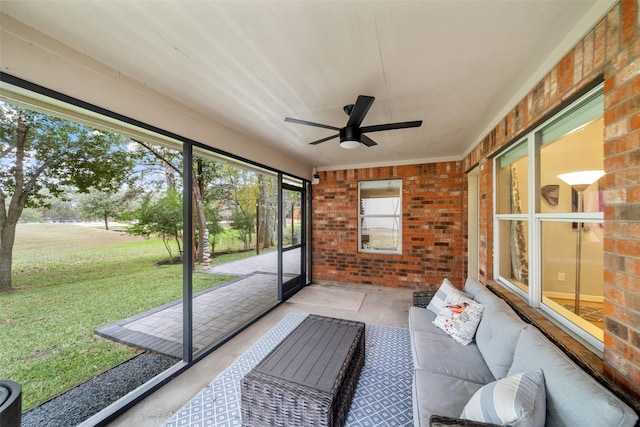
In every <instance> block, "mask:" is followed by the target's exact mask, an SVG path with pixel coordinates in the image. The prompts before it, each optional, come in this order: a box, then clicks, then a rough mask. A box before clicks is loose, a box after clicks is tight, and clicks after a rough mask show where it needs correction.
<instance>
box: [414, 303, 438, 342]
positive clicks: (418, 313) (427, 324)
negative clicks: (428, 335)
mask: <svg viewBox="0 0 640 427" xmlns="http://www.w3.org/2000/svg"><path fill="white" fill-rule="evenodd" d="M435 318H436V314H435V313H434V312H433V311H431V310H427V309H426V308H421V307H409V331H411V332H413V331H424V332H432V333H435V334H438V335H446V334H445V333H444V331H442V330H441V329H440V328H438V327H436V325H434V324H433V321H434V320H435Z"/></svg>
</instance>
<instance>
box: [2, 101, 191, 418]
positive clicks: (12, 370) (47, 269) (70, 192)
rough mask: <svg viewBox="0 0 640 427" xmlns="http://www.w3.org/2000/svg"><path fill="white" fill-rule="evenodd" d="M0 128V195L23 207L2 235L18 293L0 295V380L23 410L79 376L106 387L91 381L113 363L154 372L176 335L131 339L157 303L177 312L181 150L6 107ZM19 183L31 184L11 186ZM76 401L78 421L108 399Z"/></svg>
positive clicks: (12, 213) (166, 362) (166, 359)
mask: <svg viewBox="0 0 640 427" xmlns="http://www.w3.org/2000/svg"><path fill="white" fill-rule="evenodd" d="M53 110H55V108H53ZM53 114H56V113H53ZM0 122H1V123H2V126H1V127H2V130H3V132H2V133H3V135H2V137H1V138H0V139H1V141H0V143H1V144H2V147H3V150H4V151H3V153H2V155H0V193H2V194H3V196H4V197H6V198H7V199H8V200H7V202H9V201H12V204H17V205H18V206H20V207H21V208H22V207H24V210H21V209H20V210H16V209H11V210H9V211H8V212H7V215H8V216H9V222H10V223H13V224H15V223H16V222H17V223H18V224H17V228H16V229H15V230H10V229H9V228H10V224H7V227H6V228H5V232H6V233H7V234H6V235H7V236H9V233H10V232H11V233H13V231H15V233H16V234H15V242H14V244H13V247H12V248H11V251H12V254H11V255H12V256H11V258H9V261H13V262H12V263H11V264H10V266H11V268H12V269H11V275H10V279H11V280H10V283H8V284H6V285H8V286H10V287H12V288H14V290H15V292H1V293H0V307H2V308H3V310H0V324H2V333H1V334H2V339H1V340H0V341H1V342H2V344H0V345H1V346H2V351H0V377H1V378H10V379H12V380H15V381H17V382H18V383H20V384H21V385H22V387H23V394H22V396H23V402H22V408H23V410H25V411H26V410H29V409H31V408H32V407H34V406H35V405H38V404H40V403H42V402H44V401H46V400H48V399H50V398H54V397H55V396H57V395H59V394H60V393H63V392H65V391H66V390H68V389H69V388H71V387H73V386H74V385H76V384H81V383H84V382H86V381H93V382H94V383H95V384H94V385H92V387H101V386H104V387H105V390H103V391H105V392H106V391H107V390H106V389H107V388H109V384H108V383H107V382H104V383H100V381H94V380H92V378H93V377H94V376H96V375H99V374H100V373H102V372H105V371H107V370H110V369H118V367H120V366H122V367H125V366H131V364H139V363H142V364H145V365H149V366H151V368H150V369H149V370H148V371H147V372H146V373H145V372H138V373H139V374H140V376H139V377H138V378H136V380H140V383H144V382H146V381H148V380H150V379H151V378H152V377H153V376H155V375H157V374H161V373H162V371H164V370H166V369H168V368H170V367H171V366H172V365H173V364H175V363H176V362H178V361H179V360H180V357H181V356H182V352H181V349H182V335H181V332H182V329H180V330H179V331H178V336H176V337H175V338H172V340H173V341H174V343H175V346H173V348H175V349H177V352H176V353H168V352H165V353H160V352H154V351H149V345H151V342H150V340H148V339H145V343H142V342H141V340H140V337H141V336H142V334H143V333H144V332H145V328H146V327H147V326H149V323H145V321H147V320H150V321H151V322H152V323H154V325H155V327H162V326H163V325H164V322H165V321H166V319H160V321H159V322H157V323H156V322H155V320H154V319H153V318H152V317H151V313H153V312H154V311H155V310H156V308H157V307H161V306H165V305H166V304H168V303H171V302H175V304H174V305H173V307H174V312H177V314H178V316H181V315H182V306H181V304H180V303H181V298H182V263H181V262H180V256H181V254H180V248H179V243H177V242H176V239H177V240H180V239H181V233H182V210H181V207H180V206H179V204H180V203H181V189H182V179H181V177H180V176H178V175H177V174H175V173H174V172H172V170H171V167H168V166H169V165H168V164H167V162H169V161H170V160H169V159H173V160H175V163H173V164H172V165H178V164H179V159H180V158H181V156H182V152H181V150H180V146H179V145H178V144H175V143H174V142H173V141H172V142H171V143H157V144H155V143H154V144H152V143H150V142H149V141H150V140H154V139H153V138H149V139H148V140H146V139H145V140H143V138H139V136H140V135H143V134H144V132H143V131H139V132H137V133H136V135H137V136H136V137H135V138H133V137H132V136H130V135H124V134H120V133H116V132H113V131H110V130H108V129H106V128H101V127H96V126H90V125H89V124H87V123H86V122H85V124H81V123H79V122H77V121H74V120H69V119H68V118H66V117H65V118H60V117H56V116H54V115H51V114H49V113H42V112H37V111H31V110H27V109H24V108H20V107H18V106H15V105H10V104H7V103H0ZM25 122H26V123H29V124H30V126H28V127H27V129H24V128H23V125H22V123H25ZM9 141H16V142H18V141H19V142H20V143H19V144H12V143H8V142H9ZM163 142H164V141H163ZM154 152H155V153H156V154H159V153H162V154H163V156H164V159H165V161H164V162H163V163H159V162H158V160H159V159H158V156H155V155H153V153H154ZM69 165H73V167H69ZM16 177H24V179H25V180H26V181H27V182H32V183H33V184H34V185H28V186H27V185H24V186H19V187H16V186H15V185H14V183H15V182H16V181H17V179H16ZM25 202H26V204H25ZM174 208H176V209H174ZM165 226H166V227H165ZM163 236H164V237H166V239H163ZM6 259H7V258H4V259H3V260H6ZM5 307H7V310H4V308H5ZM95 335H98V336H101V337H103V338H104V339H95V338H94V336H95ZM165 348H166V346H165ZM134 359H135V361H134ZM137 384H138V381H132V382H130V383H129V384H125V385H124V386H123V387H117V388H116V390H115V391H114V390H111V389H109V390H108V391H109V392H112V391H114V393H116V394H114V393H111V394H110V397H111V398H118V397H122V396H124V395H125V394H126V393H128V392H130V391H133V388H135V387H137ZM117 393H120V394H119V395H118V394H117ZM93 400H95V399H93ZM51 402H53V401H51ZM75 403H76V405H75V407H74V408H73V410H74V414H73V419H74V420H75V421H77V422H79V421H81V420H82V419H86V418H88V417H89V416H92V415H94V414H95V412H97V411H98V410H100V409H102V407H106V406H107V405H109V404H110V403H111V402H110V401H107V400H104V401H101V402H98V403H99V404H98V405H96V402H95V401H91V402H90V401H89V400H87V399H83V398H82V396H79V399H78V400H77V401H76V402H75ZM51 405H52V406H51V407H50V408H53V407H54V406H55V403H52V404H51ZM56 409H57V408H56ZM52 415H55V416H58V415H60V414H59V413H56V414H52ZM59 419H60V418H58V420H59ZM73 424H76V422H74V423H73Z"/></svg>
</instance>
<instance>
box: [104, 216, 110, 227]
mask: <svg viewBox="0 0 640 427" xmlns="http://www.w3.org/2000/svg"><path fill="white" fill-rule="evenodd" d="M104 229H105V230H107V231H109V215H108V214H104Z"/></svg>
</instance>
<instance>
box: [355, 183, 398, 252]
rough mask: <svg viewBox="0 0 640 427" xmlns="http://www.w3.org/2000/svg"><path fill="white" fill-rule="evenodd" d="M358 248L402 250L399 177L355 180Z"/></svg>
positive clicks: (360, 250)
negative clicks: (356, 189)
mask: <svg viewBox="0 0 640 427" xmlns="http://www.w3.org/2000/svg"><path fill="white" fill-rule="evenodd" d="M358 200H359V203H358V206H359V207H360V210H359V215H358V251H359V252H371V253H389V254H400V253H402V239H401V237H402V212H401V211H402V208H401V207H402V180H399V179H394V180H382V181H365V182H359V183H358Z"/></svg>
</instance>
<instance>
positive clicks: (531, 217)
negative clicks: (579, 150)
mask: <svg viewBox="0 0 640 427" xmlns="http://www.w3.org/2000/svg"><path fill="white" fill-rule="evenodd" d="M603 91H604V84H603V83H602V84H600V85H598V86H597V87H595V88H594V89H592V90H590V91H589V92H588V93H586V94H585V95H583V96H582V97H580V99H578V100H577V101H575V102H573V103H572V104H571V105H569V106H568V107H567V108H565V109H563V110H562V111H561V112H559V113H558V114H556V115H554V116H553V117H552V118H550V119H549V120H547V121H545V122H544V123H542V124H541V125H539V126H537V127H536V128H534V129H533V130H531V131H530V132H529V133H527V134H526V135H525V136H524V137H522V138H520V140H519V141H518V142H517V143H515V144H513V145H512V146H511V147H510V148H508V149H507V150H505V151H502V152H501V153H499V154H498V155H496V156H495V157H494V159H493V162H494V163H493V188H494V189H496V190H497V176H496V175H497V171H498V160H499V158H500V156H501V155H503V154H505V153H507V152H508V151H509V150H512V149H515V148H516V147H518V146H519V145H520V144H527V156H528V165H529V167H528V169H529V171H528V186H529V190H530V191H528V206H529V208H528V212H527V213H524V214H498V213H497V206H498V195H497V191H493V211H494V215H493V229H494V235H493V243H494V248H495V251H494V254H493V271H494V280H496V281H498V282H500V283H501V284H503V285H504V286H506V287H507V288H508V289H510V290H511V291H512V292H514V293H515V294H516V295H519V296H520V297H521V298H522V299H524V300H525V301H527V303H528V304H529V305H530V306H531V307H533V308H536V309H539V310H540V311H541V312H543V314H544V315H545V316H547V317H549V318H551V319H552V320H553V321H554V322H555V323H557V324H559V325H560V326H561V327H563V328H565V329H566V330H568V331H569V332H570V333H572V334H573V335H574V336H575V337H577V338H578V339H580V340H582V341H583V342H584V343H585V344H587V345H588V346H590V347H591V348H592V349H593V350H595V352H596V353H599V354H601V352H603V351H604V342H603V341H601V340H599V339H597V338H596V337H594V336H593V335H591V334H589V333H588V332H586V331H585V330H584V329H582V328H580V327H579V326H577V325H576V324H575V323H573V322H571V321H569V320H568V319H566V318H565V317H563V316H562V315H560V314H559V313H557V312H556V311H554V310H553V309H552V308H550V307H548V306H547V305H545V304H544V303H543V302H542V279H541V274H540V273H541V267H542V266H541V262H542V236H541V232H542V223H543V222H544V221H563V222H584V223H599V222H603V221H604V212H583V213H579V214H578V213H540V209H539V200H540V198H539V197H537V195H536V191H537V189H538V188H539V187H540V185H539V179H540V178H539V174H538V167H539V154H540V147H541V145H542V144H541V134H542V130H543V129H545V128H547V127H548V126H549V125H550V124H551V123H553V122H554V121H556V120H558V119H560V118H562V117H565V116H567V115H568V114H570V113H571V112H572V111H575V110H577V109H578V108H579V107H580V105H581V104H582V103H583V102H584V101H585V100H587V99H591V98H592V97H594V96H597V95H598V94H602V93H603ZM603 114H604V109H603ZM603 138H604V135H603ZM532 189H533V190H532ZM534 190H535V191H534ZM518 219H519V220H524V221H527V223H528V226H529V227H528V229H529V231H528V239H529V248H528V249H529V250H528V262H529V284H528V286H529V292H528V293H527V292H525V291H523V290H522V289H520V288H519V287H517V286H516V285H515V284H513V283H511V281H510V280H509V279H508V278H506V277H503V276H501V275H500V254H501V247H500V240H501V239H500V220H518Z"/></svg>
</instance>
